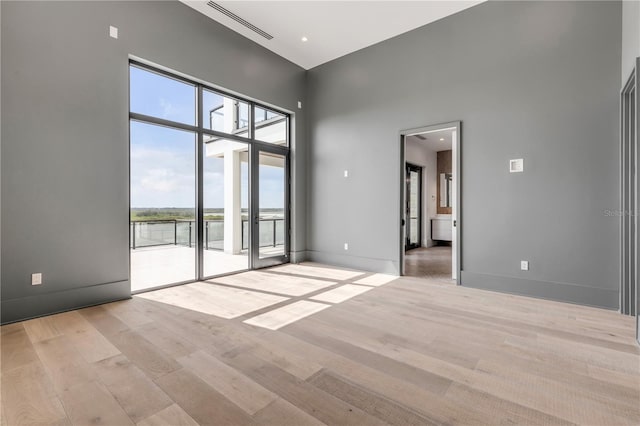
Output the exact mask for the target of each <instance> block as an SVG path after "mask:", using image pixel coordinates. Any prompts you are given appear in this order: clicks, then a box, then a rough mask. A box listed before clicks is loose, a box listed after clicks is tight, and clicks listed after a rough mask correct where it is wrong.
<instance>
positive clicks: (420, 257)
mask: <svg viewBox="0 0 640 426" xmlns="http://www.w3.org/2000/svg"><path fill="white" fill-rule="evenodd" d="M404 268H405V271H404V273H405V275H406V276H408V277H419V278H427V279H430V280H433V281H441V282H449V283H450V284H453V281H452V280H451V246H434V247H428V248H427V247H420V248H417V249H413V250H409V251H407V252H405V256H404Z"/></svg>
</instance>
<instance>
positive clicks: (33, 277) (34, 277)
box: [31, 272, 42, 285]
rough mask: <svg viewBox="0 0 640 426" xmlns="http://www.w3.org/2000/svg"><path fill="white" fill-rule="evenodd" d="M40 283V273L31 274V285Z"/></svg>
mask: <svg viewBox="0 0 640 426" xmlns="http://www.w3.org/2000/svg"><path fill="white" fill-rule="evenodd" d="M40 284H42V273H40V272H38V273H35V274H31V285H40Z"/></svg>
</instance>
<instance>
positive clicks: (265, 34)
mask: <svg viewBox="0 0 640 426" xmlns="http://www.w3.org/2000/svg"><path fill="white" fill-rule="evenodd" d="M207 5H209V6H211V7H212V8H214V9H215V10H217V11H218V12H220V13H222V14H223V15H226V16H228V17H229V18H231V19H233V20H234V21H236V22H237V23H239V24H240V25H242V26H245V27H247V28H248V29H250V30H251V31H253V32H254V33H256V34H259V35H261V36H262V37H264V38H266V39H267V40H271V39H272V38H273V36H272V35H271V34H269V33H268V32H266V31H263V30H261V29H260V28H258V27H256V26H255V25H253V24H251V23H250V22H247V21H245V20H244V19H242V18H241V17H239V16H238V15H236V14H235V13H233V12H232V11H230V10H228V9H225V8H224V7H222V6H220V5H219V4H218V3H215V2H212V1H210V2H208V3H207Z"/></svg>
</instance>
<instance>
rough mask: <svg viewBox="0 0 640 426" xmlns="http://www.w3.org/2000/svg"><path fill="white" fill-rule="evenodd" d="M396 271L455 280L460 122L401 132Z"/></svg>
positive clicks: (407, 274) (456, 281) (456, 280)
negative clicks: (398, 262) (398, 259)
mask: <svg viewBox="0 0 640 426" xmlns="http://www.w3.org/2000/svg"><path fill="white" fill-rule="evenodd" d="M401 152H402V155H401V161H402V168H401V170H402V171H403V173H402V191H401V194H402V200H401V207H402V210H401V218H402V220H401V227H400V228H401V229H400V234H401V242H402V243H401V274H402V275H406V276H413V277H422V278H429V279H437V280H443V281H446V282H455V283H459V279H458V278H459V271H460V244H459V238H460V226H459V222H460V221H459V217H460V201H459V194H460V180H459V178H458V171H459V169H460V168H459V165H460V155H459V153H460V123H459V122H453V123H445V124H441V125H434V126H427V127H421V128H417V129H411V130H406V131H403V132H401Z"/></svg>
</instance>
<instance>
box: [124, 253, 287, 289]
mask: <svg viewBox="0 0 640 426" xmlns="http://www.w3.org/2000/svg"><path fill="white" fill-rule="evenodd" d="M281 253H282V247H281V246H279V247H263V248H261V249H260V254H261V255H277V254H281ZM247 254H248V253H247V251H246V250H244V251H243V252H242V254H238V255H233V254H227V253H225V252H223V251H220V250H205V251H204V274H205V276H214V275H224V274H229V273H232V272H238V271H244V270H247V269H248V265H249V257H248V255H247ZM195 256H196V249H195V248H194V247H191V248H189V247H185V246H175V245H164V246H156V247H141V248H137V249H135V250H131V291H132V292H136V291H141V290H146V289H150V288H154V287H158V286H163V285H167V284H172V283H178V282H183V281H189V280H194V279H195Z"/></svg>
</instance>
